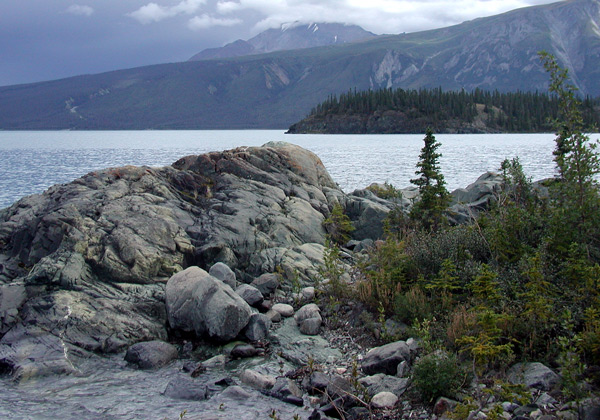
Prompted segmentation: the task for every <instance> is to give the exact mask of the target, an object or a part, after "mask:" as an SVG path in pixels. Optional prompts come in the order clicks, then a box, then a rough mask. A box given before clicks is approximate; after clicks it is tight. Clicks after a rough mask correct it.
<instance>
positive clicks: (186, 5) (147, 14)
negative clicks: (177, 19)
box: [128, 0, 206, 24]
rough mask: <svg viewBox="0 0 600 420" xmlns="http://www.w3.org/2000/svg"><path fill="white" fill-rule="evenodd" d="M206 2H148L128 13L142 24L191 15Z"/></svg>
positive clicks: (202, 0) (189, 0)
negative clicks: (165, 3)
mask: <svg viewBox="0 0 600 420" xmlns="http://www.w3.org/2000/svg"><path fill="white" fill-rule="evenodd" d="M205 4H206V0H183V1H182V2H180V3H179V4H176V5H175V6H171V7H167V6H161V5H159V4H157V3H148V4H146V5H145V6H142V7H140V8H139V9H137V10H136V11H134V12H131V13H129V14H128V15H129V16H131V17H132V18H134V19H135V20H137V21H138V22H140V23H142V24H148V23H152V22H160V21H161V20H165V19H168V18H171V17H174V16H177V15H181V14H186V15H192V14H194V13H196V12H197V11H198V10H199V9H200V7H201V6H203V5H205Z"/></svg>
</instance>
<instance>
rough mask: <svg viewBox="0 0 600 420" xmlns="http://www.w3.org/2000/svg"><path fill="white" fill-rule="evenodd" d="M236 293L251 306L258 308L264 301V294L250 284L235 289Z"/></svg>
mask: <svg viewBox="0 0 600 420" xmlns="http://www.w3.org/2000/svg"><path fill="white" fill-rule="evenodd" d="M235 292H236V293H237V294H238V295H240V297H241V298H242V299H244V300H245V301H246V303H247V304H248V305H250V306H254V307H256V306H258V305H260V304H261V303H262V301H263V300H264V297H263V294H262V293H261V292H260V290H258V289H257V288H256V287H254V286H250V285H249V284H242V285H241V286H240V287H238V288H237V289H235Z"/></svg>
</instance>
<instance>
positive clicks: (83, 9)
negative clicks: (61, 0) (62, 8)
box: [66, 4, 94, 16]
mask: <svg viewBox="0 0 600 420" xmlns="http://www.w3.org/2000/svg"><path fill="white" fill-rule="evenodd" d="M66 12H67V13H70V14H72V15H81V16H91V15H93V14H94V9H93V8H91V7H90V6H82V5H80V4H72V5H71V6H69V7H68V8H67V10H66Z"/></svg>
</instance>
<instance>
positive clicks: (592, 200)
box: [540, 52, 600, 258]
mask: <svg viewBox="0 0 600 420" xmlns="http://www.w3.org/2000/svg"><path fill="white" fill-rule="evenodd" d="M540 58H541V59H542V62H543V64H544V68H545V69H546V71H547V72H548V73H550V87H549V90H550V92H552V93H554V94H556V95H557V97H558V100H559V112H560V120H559V122H556V123H555V125H556V130H557V133H556V139H555V142H556V148H555V150H554V161H555V162H556V166H557V169H558V177H557V178H558V179H557V182H556V183H555V186H554V188H553V198H554V199H555V200H556V206H555V213H554V215H553V216H554V217H553V227H554V231H555V232H554V245H555V246H557V248H558V250H559V251H561V250H562V251H565V252H566V250H567V249H568V248H569V246H570V244H571V243H574V242H577V243H581V244H583V245H585V246H586V248H587V250H588V254H596V255H595V257H596V258H600V250H599V248H600V247H599V245H598V241H599V240H600V197H599V195H598V181H597V179H596V175H597V174H598V173H600V159H599V157H598V152H597V150H596V148H597V144H598V143H597V142H592V141H591V140H590V137H589V136H588V135H586V134H584V133H583V129H584V122H583V116H582V112H581V106H582V103H581V101H580V100H579V98H578V97H577V96H576V90H577V89H576V88H575V87H574V86H573V85H572V84H570V83H569V82H568V72H567V70H566V69H562V68H561V67H560V66H559V65H558V63H557V62H556V59H555V58H554V57H553V56H552V55H550V54H548V53H546V52H541V53H540ZM592 251H593V252H592Z"/></svg>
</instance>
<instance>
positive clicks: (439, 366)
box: [413, 351, 466, 403]
mask: <svg viewBox="0 0 600 420" xmlns="http://www.w3.org/2000/svg"><path fill="white" fill-rule="evenodd" d="M465 376H466V375H465V372H464V370H463V369H462V368H461V367H460V365H459V364H458V360H457V359H456V356H455V355H454V354H451V353H446V352H443V351H436V352H434V353H431V354H428V355H426V356H423V357H422V358H421V359H419V360H418V361H417V362H416V363H415V366H414V368H413V385H414V386H415V388H416V390H417V391H418V392H419V394H420V395H421V398H422V399H423V401H424V402H426V403H433V402H435V400H436V399H438V398H439V397H448V398H454V396H455V394H456V393H457V392H458V391H459V390H460V388H461V387H462V385H463V383H464V382H465Z"/></svg>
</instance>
